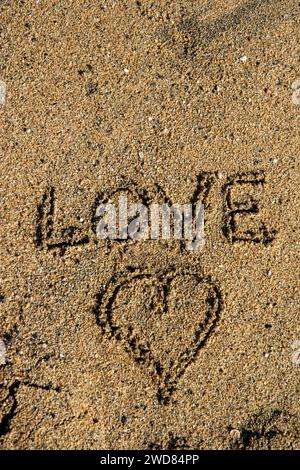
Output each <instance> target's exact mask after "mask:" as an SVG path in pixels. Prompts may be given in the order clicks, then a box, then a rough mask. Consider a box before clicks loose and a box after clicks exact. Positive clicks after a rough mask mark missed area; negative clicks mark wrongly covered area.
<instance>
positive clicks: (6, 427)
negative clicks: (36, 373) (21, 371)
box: [0, 380, 61, 438]
mask: <svg viewBox="0 0 300 470" xmlns="http://www.w3.org/2000/svg"><path fill="white" fill-rule="evenodd" d="M20 386H26V387H32V388H37V389H41V390H46V391H50V390H53V391H55V392H60V390H61V389H60V387H54V386H53V385H52V384H46V385H43V384H42V385H41V384H36V383H32V382H29V381H24V382H22V381H20V380H15V381H14V382H13V383H12V384H11V385H10V386H9V387H8V394H7V396H6V397H5V398H4V399H3V400H2V401H1V406H4V405H5V402H7V401H8V400H11V404H10V406H9V408H8V411H7V412H6V413H5V414H4V415H3V417H2V419H1V421H0V438H1V437H3V436H5V435H6V434H8V433H9V432H10V430H11V429H10V423H11V421H12V419H13V418H14V417H15V415H16V414H17V408H18V400H17V393H18V390H19V388H20Z"/></svg>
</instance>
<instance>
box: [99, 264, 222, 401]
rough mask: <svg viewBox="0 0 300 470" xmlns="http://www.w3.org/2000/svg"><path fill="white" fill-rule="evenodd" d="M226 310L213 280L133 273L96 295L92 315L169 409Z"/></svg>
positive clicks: (192, 274) (182, 274)
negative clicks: (141, 370) (152, 383)
mask: <svg viewBox="0 0 300 470" xmlns="http://www.w3.org/2000/svg"><path fill="white" fill-rule="evenodd" d="M134 302H135V303H134ZM130 304H131V305H132V306H130ZM125 308H127V310H126V312H127V314H126V316H125V315H124V311H125ZM222 309H223V302H222V295H221V291H220V289H219V288H218V287H217V285H216V284H215V283H214V282H213V281H212V279H211V278H210V277H209V276H202V275H199V274H198V273H195V272H193V271H188V270H183V271H180V270H178V271H167V272H164V273H161V274H150V273H146V272H138V271H134V272H133V273H128V272H127V273H122V274H117V275H115V276H114V277H112V278H111V279H110V280H109V282H108V283H107V284H106V286H105V287H104V288H102V289H101V290H100V292H99V293H98V294H97V297H96V302H95V306H94V314H95V317H96V322H97V324H98V325H99V326H100V328H101V329H102V332H103V334H104V335H106V336H107V337H108V338H109V339H112V338H114V339H115V340H117V341H119V342H120V343H122V344H123V346H124V348H125V350H126V351H127V353H129V354H130V356H131V357H132V358H133V360H134V361H135V362H136V363H137V364H138V365H140V366H142V367H143V368H144V370H146V372H147V375H150V376H151V377H152V378H153V380H154V381H155V383H156V386H157V398H158V401H159V402H160V403H162V404H165V403H167V402H168V401H169V399H170V397H171V395H172V393H173V392H174V390H175V389H176V386H177V383H178V381H179V379H180V378H181V376H182V375H183V374H184V372H185V371H186V369H187V367H188V366H189V365H191V364H192V363H193V362H194V361H195V359H196V357H197V355H198V354H199V352H200V350H201V349H202V348H203V347H204V346H205V345H206V343H207V341H208V339H209V338H210V337H211V335H212V333H213V331H214V330H215V328H216V326H217V324H218V321H219V319H220V315H221V312H222Z"/></svg>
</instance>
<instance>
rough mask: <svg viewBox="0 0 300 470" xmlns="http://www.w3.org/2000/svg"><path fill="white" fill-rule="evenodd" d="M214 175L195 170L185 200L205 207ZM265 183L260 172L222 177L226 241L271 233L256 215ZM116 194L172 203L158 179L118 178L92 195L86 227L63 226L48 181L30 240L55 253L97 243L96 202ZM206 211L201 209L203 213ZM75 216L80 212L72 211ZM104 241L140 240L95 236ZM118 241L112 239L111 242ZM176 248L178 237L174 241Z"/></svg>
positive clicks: (262, 240)
mask: <svg viewBox="0 0 300 470" xmlns="http://www.w3.org/2000/svg"><path fill="white" fill-rule="evenodd" d="M218 181H219V173H218V172H203V173H201V174H199V175H198V176H197V179H196V184H195V189H194V192H193V194H192V197H191V199H190V204H191V205H192V206H193V207H196V206H197V204H198V203H199V202H201V204H202V205H203V207H204V209H205V214H207V210H208V212H209V210H210V206H211V204H210V202H209V198H210V196H211V193H212V192H213V190H214V188H215V187H216V186H217V184H216V183H217V182H218ZM265 185H266V177H265V174H264V172H262V171H257V172H249V173H239V174H235V175H232V176H229V177H227V178H226V181H225V184H223V185H222V187H221V188H220V191H219V192H220V196H221V197H222V199H223V204H222V211H223V217H222V225H221V227H220V229H221V230H222V233H223V235H224V237H225V239H226V240H227V241H228V242H229V243H232V244H233V243H237V242H243V243H254V244H261V245H265V246H267V245H269V244H270V243H272V241H273V239H274V237H275V234H276V232H275V230H273V229H272V228H270V227H268V226H267V225H266V224H265V222H264V221H263V219H262V214H261V209H262V205H263V203H262V200H261V197H262V194H263V190H264V188H265ZM120 197H126V198H127V200H128V201H130V200H131V201H132V202H133V203H134V204H137V203H141V204H143V205H144V206H145V207H147V206H148V207H149V206H150V205H151V204H155V203H159V204H168V205H169V206H172V205H174V202H173V201H171V199H170V198H169V197H168V196H167V195H166V193H165V192H164V190H163V188H161V187H160V186H159V185H154V186H152V187H147V188H146V187H142V186H141V185H139V184H137V183H135V182H132V181H131V182H124V184H122V185H121V186H118V187H116V188H114V189H112V190H108V191H105V190H104V191H103V192H102V193H99V194H97V195H96V196H95V199H94V203H93V205H92V207H91V209H90V216H89V227H88V228H85V229H84V230H83V229H82V228H81V227H79V226H77V225H71V226H66V227H63V226H61V224H59V226H57V220H56V209H57V206H58V205H59V201H58V200H57V196H56V191H55V188H54V187H49V188H47V190H46V191H45V193H44V195H43V197H42V201H41V202H40V204H39V205H38V207H37V220H36V230H35V244H36V247H37V248H39V249H44V250H46V251H49V250H53V249H59V250H60V251H61V254H64V253H65V251H66V250H67V249H68V248H70V247H78V246H82V245H88V244H90V243H94V244H98V243H99V242H100V240H99V239H98V238H97V235H96V228H97V225H98V223H99V217H98V216H97V208H98V207H99V205H101V204H106V203H108V202H109V203H112V202H113V203H117V201H118V199H119V198H120ZM205 217H206V215H205ZM205 217H204V219H205ZM78 218H79V219H80V217H78ZM101 242H103V243H107V244H109V246H110V248H112V247H113V246H118V245H119V244H120V243H122V244H123V246H124V243H126V244H127V246H129V245H130V244H132V243H142V241H141V240H140V241H133V240H128V239H127V240H124V239H123V238H122V237H120V239H118V238H115V239H114V240H113V241H111V240H101ZM115 242H118V243H115ZM178 243H179V246H180V248H181V249H184V243H182V241H178Z"/></svg>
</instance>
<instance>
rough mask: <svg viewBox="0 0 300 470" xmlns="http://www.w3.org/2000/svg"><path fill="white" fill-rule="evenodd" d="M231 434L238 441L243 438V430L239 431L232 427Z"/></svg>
mask: <svg viewBox="0 0 300 470" xmlns="http://www.w3.org/2000/svg"><path fill="white" fill-rule="evenodd" d="M229 435H230V437H231V439H233V440H235V441H238V440H239V439H240V438H241V431H239V430H238V429H231V431H230V433H229Z"/></svg>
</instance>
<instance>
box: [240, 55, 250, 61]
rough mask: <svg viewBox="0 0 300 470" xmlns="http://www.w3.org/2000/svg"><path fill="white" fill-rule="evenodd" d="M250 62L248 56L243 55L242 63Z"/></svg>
mask: <svg viewBox="0 0 300 470" xmlns="http://www.w3.org/2000/svg"><path fill="white" fill-rule="evenodd" d="M247 60H248V57H247V56H246V55H242V57H240V62H247Z"/></svg>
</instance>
